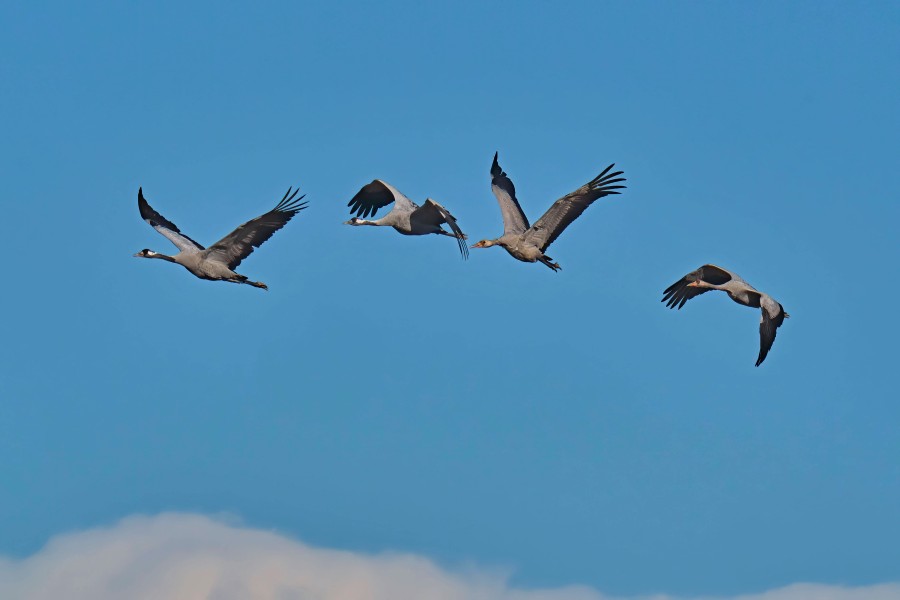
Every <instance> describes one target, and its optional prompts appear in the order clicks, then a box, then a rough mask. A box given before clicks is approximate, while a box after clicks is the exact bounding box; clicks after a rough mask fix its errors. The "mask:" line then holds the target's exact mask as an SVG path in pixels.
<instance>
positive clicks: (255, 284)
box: [244, 281, 269, 291]
mask: <svg viewBox="0 0 900 600" xmlns="http://www.w3.org/2000/svg"><path fill="white" fill-rule="evenodd" d="M244 283H246V284H248V285H252V286H253V287H256V288H260V289H262V290H266V291H269V286H267V285H266V284H264V283H263V282H262V281H245V282H244Z"/></svg>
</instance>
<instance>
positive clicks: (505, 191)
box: [491, 152, 530, 235]
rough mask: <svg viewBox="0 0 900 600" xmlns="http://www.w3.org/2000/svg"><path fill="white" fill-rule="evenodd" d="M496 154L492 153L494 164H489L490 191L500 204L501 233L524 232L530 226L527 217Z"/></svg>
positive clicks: (514, 187)
mask: <svg viewBox="0 0 900 600" xmlns="http://www.w3.org/2000/svg"><path fill="white" fill-rule="evenodd" d="M497 154H499V153H498V152H495V153H494V164H492V165H491V191H492V192H494V196H496V197H497V202H498V203H499V204H500V214H501V215H502V216H503V235H508V234H511V233H512V234H516V235H518V234H521V233H525V231H526V230H527V229H528V228H529V227H530V225H528V217H526V216H525V213H524V212H523V211H522V207H521V206H519V201H518V200H517V199H516V186H514V185H513V182H512V179H510V178H509V177H507V175H506V173H504V172H503V169H501V168H500V164H499V163H498V162H497Z"/></svg>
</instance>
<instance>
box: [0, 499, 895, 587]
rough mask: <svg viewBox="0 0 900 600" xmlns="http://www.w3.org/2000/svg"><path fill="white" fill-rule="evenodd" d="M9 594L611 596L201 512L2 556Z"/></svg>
mask: <svg viewBox="0 0 900 600" xmlns="http://www.w3.org/2000/svg"><path fill="white" fill-rule="evenodd" d="M0 598H2V599H4V600H162V599H165V600H612V599H611V597H609V596H604V595H603V594H601V593H600V592H599V591H596V590H594V589H591V588H588V587H583V586H571V587H564V588H555V589H517V588H513V587H511V586H510V585H509V583H508V580H507V577H506V575H505V574H503V573H498V572H496V571H490V570H466V571H463V572H452V571H449V570H447V569H444V568H442V567H439V566H437V565H436V564H435V563H433V562H432V561H430V560H428V559H427V558H423V557H421V556H415V555H410V554H377V555H369V554H361V553H355V552H344V551H340V550H330V549H323V548H314V547H310V546H307V545H305V544H303V543H301V542H298V541H296V540H292V539H289V538H287V537H285V536H282V535H278V534H275V533H271V532H266V531H261V530H257V529H250V528H245V527H238V526H235V525H232V524H229V523H226V522H222V521H217V520H214V519H211V518H209V517H206V516H202V515H192V514H163V515H159V516H154V517H129V518H127V519H124V520H122V521H120V522H119V523H117V524H116V525H114V526H112V527H108V528H98V529H91V530H87V531H83V532H78V533H71V534H66V535H61V536H58V537H55V538H53V539H52V540H51V541H50V542H49V543H48V544H47V545H46V546H45V547H44V548H43V549H41V550H40V551H39V552H37V553H36V554H34V555H33V556H30V557H28V558H25V559H22V560H9V559H2V558H0ZM669 598H670V597H669V596H654V597H652V599H650V598H648V599H646V600H668V599H669ZM673 600H674V599H673ZM730 600H900V583H890V584H883V585H875V586H868V587H856V588H847V587H840V586H827V585H816V584H796V585H792V586H788V587H785V588H780V589H776V590H771V591H768V592H764V593H761V594H753V595H745V596H739V597H735V598H733V599H730Z"/></svg>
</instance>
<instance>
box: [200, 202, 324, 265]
mask: <svg viewBox="0 0 900 600" xmlns="http://www.w3.org/2000/svg"><path fill="white" fill-rule="evenodd" d="M299 191H300V190H299V189H297V190H294V191H293V193H291V188H288V191H287V192H286V193H285V194H284V197H283V198H282V199H281V202H279V203H278V205H277V206H276V207H275V208H273V209H272V210H270V211H269V212H267V213H266V214H264V215H260V216H258V217H256V218H255V219H253V220H250V221H247V222H246V223H244V224H243V225H241V226H239V227H238V228H237V229H235V230H234V231H232V232H231V233H229V234H228V235H226V236H225V237H223V238H222V239H221V240H219V241H218V242H216V243H215V244H213V245H212V246H210V247H209V249H208V250H207V251H206V258H208V259H210V260H215V261H218V262H222V263H225V264H226V265H228V268H229V269H235V268H237V266H238V265H239V264H241V261H242V260H244V259H245V258H247V257H248V256H250V253H251V252H253V249H254V248H259V247H260V246H261V245H262V243H263V242H265V241H266V240H267V239H269V238H270V237H272V234H273V233H275V232H276V231H278V230H279V229H281V228H282V227H284V226H285V224H286V223H287V222H288V221H290V220H291V219H292V218H293V217H294V215H296V214H297V213H298V212H300V211H301V210H303V209H304V208H306V204H307V203H306V202H300V201H301V200H303V198H304V196H300V197H299V198H296V197H295V196H296V195H297V192H299Z"/></svg>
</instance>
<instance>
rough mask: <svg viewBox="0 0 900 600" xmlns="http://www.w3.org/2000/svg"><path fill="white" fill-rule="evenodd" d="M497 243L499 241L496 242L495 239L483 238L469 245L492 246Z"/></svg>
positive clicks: (478, 246) (474, 246) (477, 246)
mask: <svg viewBox="0 0 900 600" xmlns="http://www.w3.org/2000/svg"><path fill="white" fill-rule="evenodd" d="M496 243H497V242H495V241H494V240H481V241H480V242H478V243H477V244H472V245H471V246H469V247H470V248H490V247H491V246H493V245H494V244H496Z"/></svg>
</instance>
